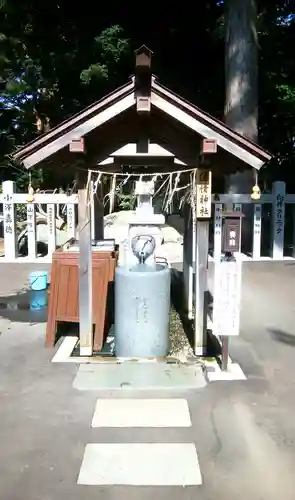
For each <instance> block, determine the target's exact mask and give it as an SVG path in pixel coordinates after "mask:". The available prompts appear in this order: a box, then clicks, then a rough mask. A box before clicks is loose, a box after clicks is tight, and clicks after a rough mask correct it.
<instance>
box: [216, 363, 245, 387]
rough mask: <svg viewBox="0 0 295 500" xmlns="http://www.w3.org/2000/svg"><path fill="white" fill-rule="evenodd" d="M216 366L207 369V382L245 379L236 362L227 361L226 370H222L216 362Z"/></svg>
mask: <svg viewBox="0 0 295 500" xmlns="http://www.w3.org/2000/svg"><path fill="white" fill-rule="evenodd" d="M216 364H217V363H216ZM217 366H218V368H216V369H215V370H212V371H211V370H207V378H208V381H209V382H216V381H219V380H224V381H233V380H247V377H246V375H245V373H244V372H243V370H242V368H241V367H240V365H239V364H238V363H229V364H228V369H227V371H222V370H221V369H220V367H219V365H218V364H217Z"/></svg>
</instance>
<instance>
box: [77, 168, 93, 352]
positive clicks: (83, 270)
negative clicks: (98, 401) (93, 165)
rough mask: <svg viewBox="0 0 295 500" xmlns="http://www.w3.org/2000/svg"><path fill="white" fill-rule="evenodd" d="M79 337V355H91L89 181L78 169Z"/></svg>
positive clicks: (84, 173) (85, 173)
mask: <svg viewBox="0 0 295 500" xmlns="http://www.w3.org/2000/svg"><path fill="white" fill-rule="evenodd" d="M77 187H78V223H79V337H80V355H81V356H91V355H92V350H93V326H92V251H91V203H90V200H91V198H90V195H91V183H90V177H89V176H88V175H87V172H84V171H82V170H81V171H79V173H78V175H77Z"/></svg>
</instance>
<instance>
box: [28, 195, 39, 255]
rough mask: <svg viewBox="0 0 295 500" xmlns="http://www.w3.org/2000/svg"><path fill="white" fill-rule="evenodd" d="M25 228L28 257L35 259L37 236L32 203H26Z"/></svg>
mask: <svg viewBox="0 0 295 500" xmlns="http://www.w3.org/2000/svg"><path fill="white" fill-rule="evenodd" d="M27 228H28V256H29V257H30V258H32V259H36V256H37V234H36V209H35V204H34V203H27Z"/></svg>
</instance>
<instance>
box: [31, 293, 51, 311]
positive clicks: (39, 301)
mask: <svg viewBox="0 0 295 500" xmlns="http://www.w3.org/2000/svg"><path fill="white" fill-rule="evenodd" d="M47 299H48V294H47V290H32V291H31V292H30V309H31V311H32V310H38V311H39V310H40V309H44V308H45V307H47Z"/></svg>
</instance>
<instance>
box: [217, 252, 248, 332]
mask: <svg viewBox="0 0 295 500" xmlns="http://www.w3.org/2000/svg"><path fill="white" fill-rule="evenodd" d="M214 267H215V269H214V303H213V334H214V335H215V336H217V337H222V336H228V337H231V336H235V335H239V330H240V309H241V283H242V263H241V261H233V262H219V263H216V264H215V266H214Z"/></svg>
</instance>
